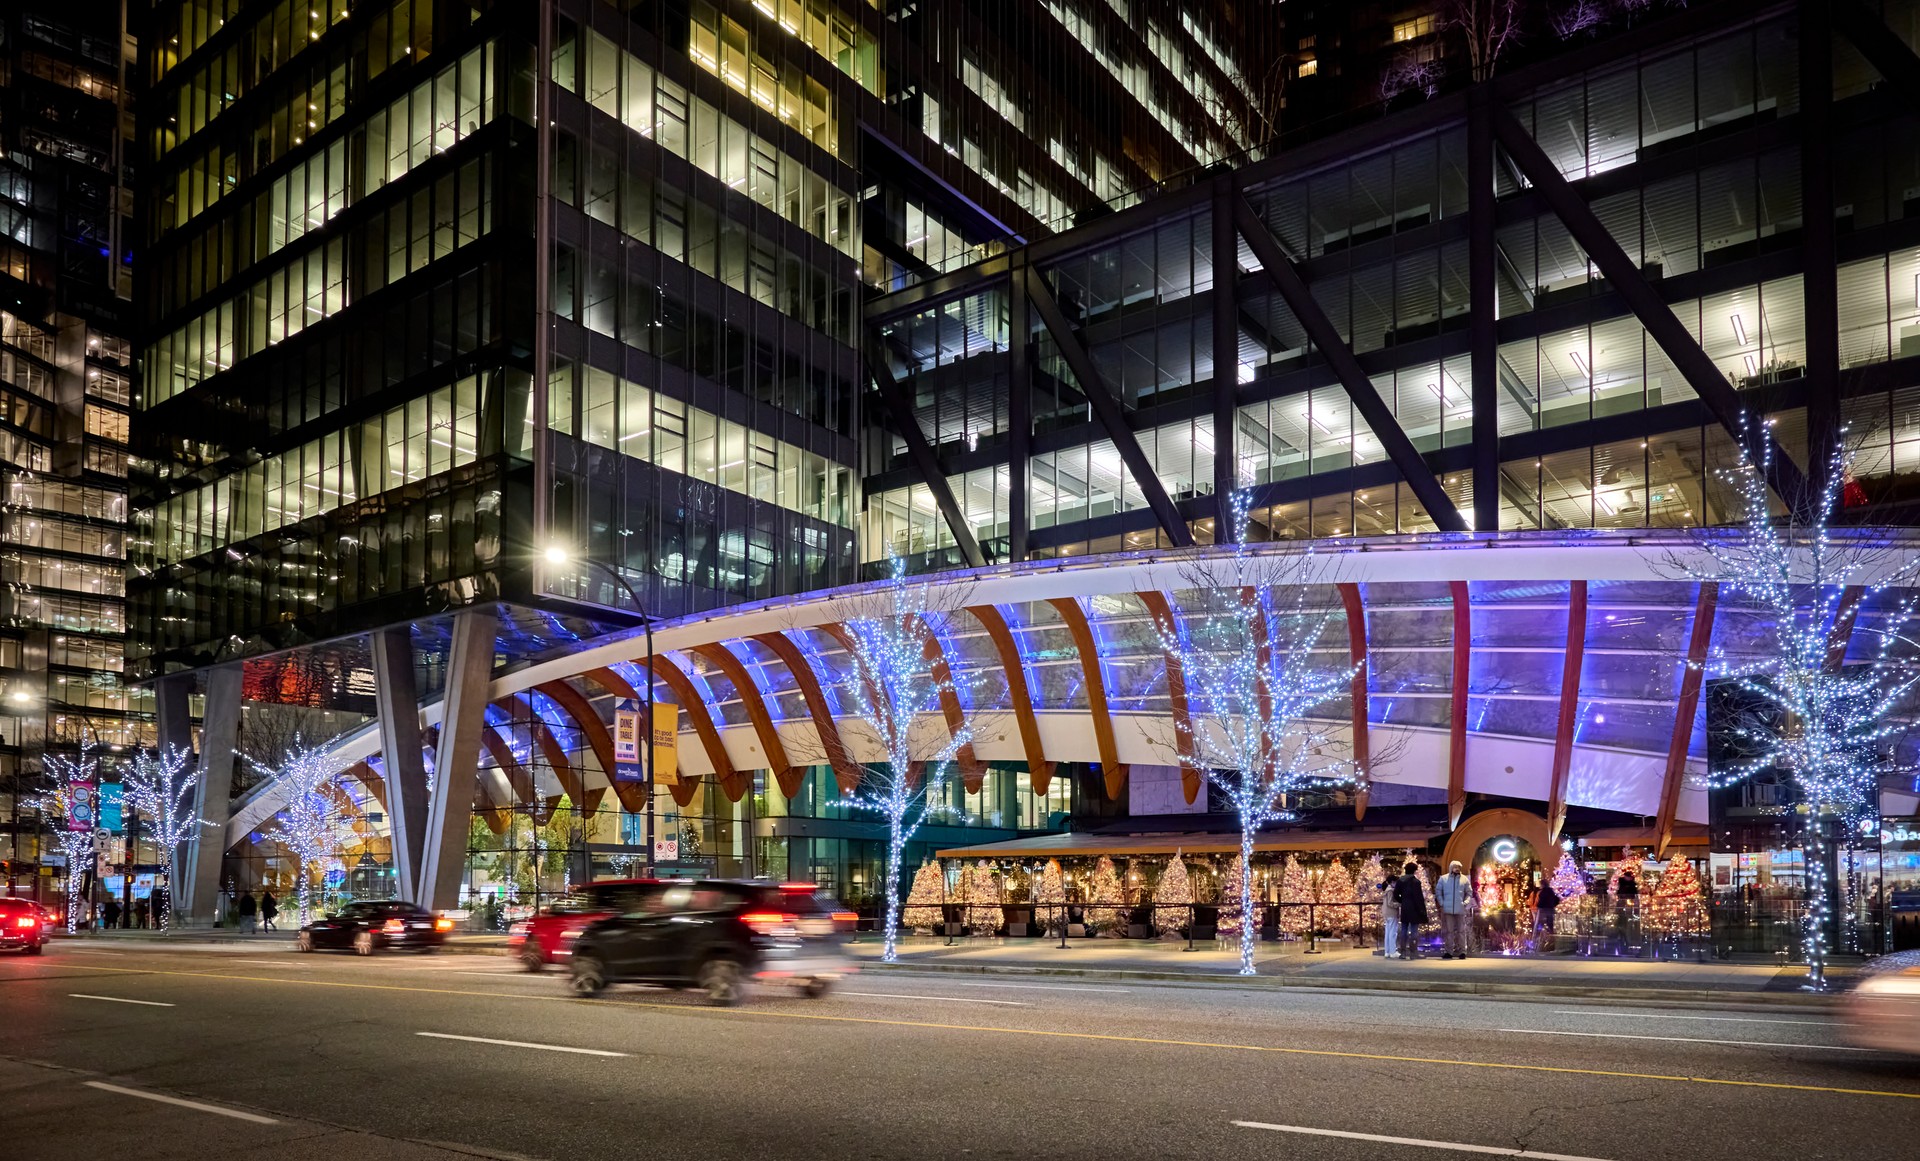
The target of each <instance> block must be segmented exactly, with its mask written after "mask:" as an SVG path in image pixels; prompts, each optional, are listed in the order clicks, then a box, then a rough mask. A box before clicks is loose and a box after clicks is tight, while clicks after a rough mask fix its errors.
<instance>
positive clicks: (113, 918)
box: [102, 899, 120, 929]
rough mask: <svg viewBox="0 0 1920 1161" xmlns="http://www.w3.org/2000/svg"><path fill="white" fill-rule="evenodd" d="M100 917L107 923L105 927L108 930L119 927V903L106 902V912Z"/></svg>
mask: <svg viewBox="0 0 1920 1161" xmlns="http://www.w3.org/2000/svg"><path fill="white" fill-rule="evenodd" d="M102 917H103V918H104V919H105V920H106V921H107V927H108V928H109V929H112V928H115V927H118V926H120V904H119V902H118V901H117V900H114V899H109V900H107V906H106V911H105V913H104V915H103V916H102Z"/></svg>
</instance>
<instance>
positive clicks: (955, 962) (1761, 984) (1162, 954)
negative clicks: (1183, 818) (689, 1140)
mask: <svg viewBox="0 0 1920 1161" xmlns="http://www.w3.org/2000/svg"><path fill="white" fill-rule="evenodd" d="M1186 947H1187V945H1186V944H1185V943H1183V942H1181V943H1175V942H1164V943H1162V942H1150V941H1146V940H1132V939H1130V940H1104V939H1076V940H1069V941H1068V945H1067V947H1066V948H1065V949H1062V948H1061V947H1060V945H1059V943H1058V941H1047V940H1029V939H1020V940H1013V939H957V940H955V942H954V945H953V946H952V947H949V946H947V941H946V940H945V939H942V938H937V937H927V936H909V937H908V938H906V939H903V940H902V941H901V943H900V959H899V962H898V963H896V964H881V963H879V962H878V961H879V958H880V954H881V945H880V941H879V940H878V938H877V937H868V936H865V935H863V936H862V937H861V939H860V941H859V942H857V943H855V944H854V945H853V950H854V953H855V954H856V955H857V956H859V957H860V958H862V959H864V960H867V961H869V966H870V967H872V968H874V969H877V970H889V971H898V970H902V969H906V970H912V971H929V972H988V971H991V972H1004V973H1025V974H1031V975H1046V976H1078V977H1084V978H1088V979H1135V980H1165V981H1169V982H1172V981H1181V982H1187V983H1203V984H1228V985H1233V986H1254V987H1307V988H1357V989H1366V990H1385V991H1409V992H1441V993H1462V994H1474V995H1496V996H1498V995H1504V996H1528V995H1533V996H1565V997H1583V998H1610V999H1623V1000H1657V1001H1668V1002H1673V1001H1680V1002H1702V1001H1711V1002H1713V1003H1764V1004H1790V1005H1813V1006H1825V1005H1828V1004H1831V1003H1833V1002H1834V1001H1833V998H1832V997H1831V996H1826V995H1810V994H1807V993H1805V992H1802V991H1801V990H1800V985H1801V984H1802V983H1804V982H1805V980H1806V969H1805V968H1804V967H1801V966H1797V965H1789V966H1786V967H1781V966H1779V965H1778V964H1774V963H1737V962H1735V963H1729V962H1721V961H1716V960H1709V961H1708V962H1706V963H1697V962H1694V961H1692V960H1665V959H1663V960H1645V959H1622V958H1615V957H1611V956H1607V957H1598V956H1596V957H1593V958H1587V957H1582V956H1574V955H1562V956H1546V957H1541V958H1528V957H1506V956H1482V957H1475V958H1471V959H1464V960H1442V959H1420V960H1413V961H1405V960H1390V959H1385V958H1382V957H1381V956H1380V955H1379V954H1378V953H1377V952H1376V951H1374V950H1373V949H1368V948H1349V947H1344V946H1341V945H1338V944H1325V945H1323V950H1322V952H1321V953H1320V954H1317V955H1316V954H1308V953H1307V952H1306V950H1305V947H1304V945H1302V944H1299V943H1262V944H1260V945H1259V946H1258V947H1257V949H1256V951H1255V955H1254V967H1255V970H1256V971H1257V972H1258V973H1259V974H1258V975H1256V976H1253V977H1247V976H1242V975H1240V974H1238V973H1239V970H1240V952H1239V948H1238V946H1237V945H1234V946H1225V945H1216V944H1215V943H1213V942H1212V941H1202V942H1200V943H1197V944H1195V945H1194V947H1195V950H1194V951H1191V952H1189V951H1187V950H1186ZM1851 971H1852V969H1851V968H1849V967H1847V966H1830V967H1829V968H1828V972H1827V975H1828V978H1829V980H1830V981H1832V983H1833V984H1834V985H1835V986H1836V988H1844V987H1845V986H1846V983H1847V977H1848V976H1849V975H1850V974H1851Z"/></svg>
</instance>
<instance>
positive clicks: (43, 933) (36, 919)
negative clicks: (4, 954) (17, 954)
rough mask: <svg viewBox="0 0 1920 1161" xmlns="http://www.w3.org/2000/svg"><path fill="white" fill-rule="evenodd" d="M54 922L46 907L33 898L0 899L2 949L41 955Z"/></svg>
mask: <svg viewBox="0 0 1920 1161" xmlns="http://www.w3.org/2000/svg"><path fill="white" fill-rule="evenodd" d="M51 928H52V924H50V923H49V922H48V921H47V912H46V909H45V908H43V907H41V906H40V904H38V903H35V902H34V901H33V900H31V899H0V951H24V952H26V953H27V954H28V955H39V954H40V949H41V948H44V947H45V946H46V945H47V933H48V931H49V930H51Z"/></svg>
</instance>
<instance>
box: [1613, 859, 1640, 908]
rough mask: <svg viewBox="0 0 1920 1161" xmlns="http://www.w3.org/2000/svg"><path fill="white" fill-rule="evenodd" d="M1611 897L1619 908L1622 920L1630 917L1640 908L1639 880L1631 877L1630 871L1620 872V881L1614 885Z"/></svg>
mask: <svg viewBox="0 0 1920 1161" xmlns="http://www.w3.org/2000/svg"><path fill="white" fill-rule="evenodd" d="M1613 897H1614V899H1615V900H1616V901H1617V902H1618V904H1619V906H1620V917H1621V918H1622V919H1624V918H1627V917H1628V916H1630V915H1632V914H1633V912H1634V911H1635V910H1636V909H1638V908H1639V906H1640V880H1638V879H1636V878H1634V877H1633V872H1632V871H1622V872H1621V874H1620V881H1619V882H1618V883H1616V884H1614V888H1613Z"/></svg>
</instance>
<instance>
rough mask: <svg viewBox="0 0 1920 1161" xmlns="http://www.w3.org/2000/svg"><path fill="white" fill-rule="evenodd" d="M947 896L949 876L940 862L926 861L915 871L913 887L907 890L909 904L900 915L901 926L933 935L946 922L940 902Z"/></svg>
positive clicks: (922, 933)
mask: <svg viewBox="0 0 1920 1161" xmlns="http://www.w3.org/2000/svg"><path fill="white" fill-rule="evenodd" d="M946 898H947V876H946V873H945V872H944V871H943V870H942V869H941V867H940V864H939V863H935V862H926V863H921V864H920V869H919V870H918V871H915V872H914V873H913V889H912V890H910V891H908V892H907V906H906V909H905V910H904V911H903V912H902V913H901V915H900V926H902V927H911V928H912V929H913V930H915V931H917V932H919V933H920V934H921V935H932V934H933V933H934V932H935V931H936V930H939V929H940V925H941V924H942V923H944V922H946V920H945V918H944V917H943V916H942V914H941V911H940V904H942V903H944V902H945V901H946Z"/></svg>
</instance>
